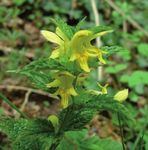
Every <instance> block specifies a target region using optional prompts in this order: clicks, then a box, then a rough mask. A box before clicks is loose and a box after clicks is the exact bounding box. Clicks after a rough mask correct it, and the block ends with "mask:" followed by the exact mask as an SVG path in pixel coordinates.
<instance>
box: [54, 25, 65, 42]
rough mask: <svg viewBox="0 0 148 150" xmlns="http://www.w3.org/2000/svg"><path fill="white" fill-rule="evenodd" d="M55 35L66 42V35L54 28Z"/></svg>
mask: <svg viewBox="0 0 148 150" xmlns="http://www.w3.org/2000/svg"><path fill="white" fill-rule="evenodd" d="M56 34H57V35H58V36H59V37H60V38H61V39H62V40H64V41H68V38H67V37H66V35H65V34H64V33H63V32H62V31H61V30H60V29H59V28H58V27H57V28H56Z"/></svg>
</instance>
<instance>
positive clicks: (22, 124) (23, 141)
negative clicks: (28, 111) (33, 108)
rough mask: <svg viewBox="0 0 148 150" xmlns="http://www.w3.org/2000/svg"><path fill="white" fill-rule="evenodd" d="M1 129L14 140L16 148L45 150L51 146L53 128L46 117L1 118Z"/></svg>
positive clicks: (18, 149)
mask: <svg viewBox="0 0 148 150" xmlns="http://www.w3.org/2000/svg"><path fill="white" fill-rule="evenodd" d="M0 129H1V131H2V132H4V133H5V134H7V135H8V137H9V138H10V140H11V141H12V147H13V149H14V150H45V148H49V147H50V144H51V141H52V135H53V134H54V133H53V131H54V130H53V128H52V126H51V124H50V123H49V122H48V121H47V120H45V119H35V120H27V119H19V120H15V119H10V118H2V117H1V118H0Z"/></svg>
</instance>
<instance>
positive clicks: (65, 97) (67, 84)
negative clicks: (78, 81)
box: [47, 71, 77, 108]
mask: <svg viewBox="0 0 148 150" xmlns="http://www.w3.org/2000/svg"><path fill="white" fill-rule="evenodd" d="M74 79H75V76H73V75H72V74H71V73H69V72H67V71H63V72H57V73H56V75H55V80H54V81H53V82H51V83H48V84H47V87H49V88H52V87H58V90H57V91H56V92H55V93H54V95H60V96H61V105H62V107H63V108H66V107H67V106H68V103H69V99H70V98H71V96H76V95H77V93H76V91H75V89H74V87H73V81H74Z"/></svg>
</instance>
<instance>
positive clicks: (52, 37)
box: [41, 28, 69, 59]
mask: <svg viewBox="0 0 148 150" xmlns="http://www.w3.org/2000/svg"><path fill="white" fill-rule="evenodd" d="M41 34H42V35H43V37H44V38H45V39H46V40H48V41H50V42H51V43H54V44H56V45H57V47H56V48H55V49H54V50H53V51H52V53H51V56H50V58H53V59H55V58H58V57H59V56H61V55H65V53H66V50H67V49H68V45H69V39H68V38H67V37H66V35H65V34H64V33H63V32H62V31H61V30H60V29H59V28H56V33H53V32H50V31H46V30H42V31H41Z"/></svg>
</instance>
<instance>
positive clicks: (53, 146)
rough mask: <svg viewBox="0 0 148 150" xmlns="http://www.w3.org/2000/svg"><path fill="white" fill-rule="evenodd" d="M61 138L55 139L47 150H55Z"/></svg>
mask: <svg viewBox="0 0 148 150" xmlns="http://www.w3.org/2000/svg"><path fill="white" fill-rule="evenodd" d="M60 141H61V138H56V140H55V141H54V142H53V143H52V145H51V147H50V149H49V150H56V148H57V147H58V145H59V144H60Z"/></svg>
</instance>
